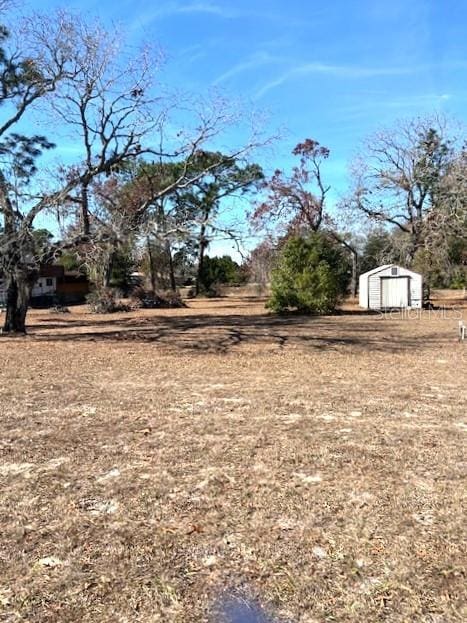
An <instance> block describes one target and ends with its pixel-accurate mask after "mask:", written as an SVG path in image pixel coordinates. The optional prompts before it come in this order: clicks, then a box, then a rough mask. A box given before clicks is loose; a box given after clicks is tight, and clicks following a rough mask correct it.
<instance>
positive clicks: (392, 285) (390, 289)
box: [381, 277, 409, 307]
mask: <svg viewBox="0 0 467 623" xmlns="http://www.w3.org/2000/svg"><path fill="white" fill-rule="evenodd" d="M408 306H409V279H408V277H383V278H382V279H381V307H408Z"/></svg>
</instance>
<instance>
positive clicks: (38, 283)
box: [37, 279, 42, 288]
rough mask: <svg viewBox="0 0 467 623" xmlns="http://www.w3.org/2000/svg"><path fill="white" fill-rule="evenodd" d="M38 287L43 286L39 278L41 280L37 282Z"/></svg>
mask: <svg viewBox="0 0 467 623" xmlns="http://www.w3.org/2000/svg"><path fill="white" fill-rule="evenodd" d="M37 287H38V288H42V281H41V280H40V279H39V281H38V282H37Z"/></svg>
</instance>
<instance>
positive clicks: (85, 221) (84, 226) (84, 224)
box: [81, 183, 91, 236]
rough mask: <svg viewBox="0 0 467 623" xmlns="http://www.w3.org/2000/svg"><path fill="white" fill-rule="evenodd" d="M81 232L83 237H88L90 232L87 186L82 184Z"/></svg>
mask: <svg viewBox="0 0 467 623" xmlns="http://www.w3.org/2000/svg"><path fill="white" fill-rule="evenodd" d="M81 231H82V233H83V234H84V235H85V236H89V232H90V231H91V223H90V220H89V196H88V185H87V184H84V183H83V185H82V187H81Z"/></svg>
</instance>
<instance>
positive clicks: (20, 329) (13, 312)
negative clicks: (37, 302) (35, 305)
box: [3, 273, 32, 334]
mask: <svg viewBox="0 0 467 623" xmlns="http://www.w3.org/2000/svg"><path fill="white" fill-rule="evenodd" d="M31 287H32V283H31V282H30V280H29V279H28V277H27V275H24V274H21V273H17V274H15V275H10V276H9V277H8V279H7V300H6V314H5V322H4V325H3V333H23V334H24V333H26V314H27V311H28V307H29V299H30V296H31Z"/></svg>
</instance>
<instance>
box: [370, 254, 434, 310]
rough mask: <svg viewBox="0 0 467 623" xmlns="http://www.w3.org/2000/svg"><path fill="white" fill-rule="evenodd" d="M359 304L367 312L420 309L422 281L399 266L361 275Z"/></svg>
mask: <svg viewBox="0 0 467 623" xmlns="http://www.w3.org/2000/svg"><path fill="white" fill-rule="evenodd" d="M359 286H360V287H359V304H360V307H364V308H365V309H394V308H398V309H421V307H422V304H423V278H422V276H421V275H420V274H419V273H414V272H413V271H412V270H408V269H407V268H402V266H397V265H396V264H385V265H384V266H379V267H378V268H374V269H373V270H369V271H368V272H367V273H363V275H360V283H359Z"/></svg>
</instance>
